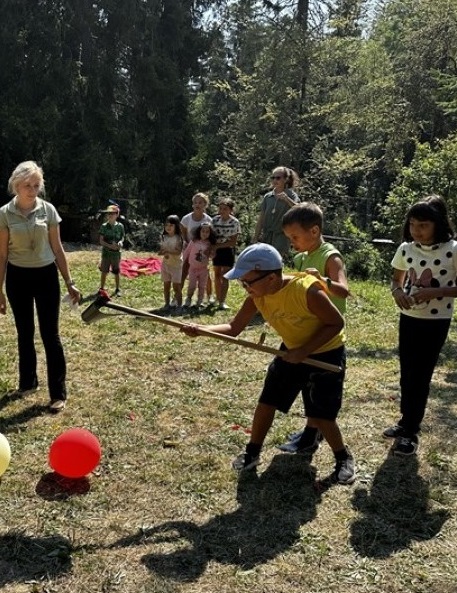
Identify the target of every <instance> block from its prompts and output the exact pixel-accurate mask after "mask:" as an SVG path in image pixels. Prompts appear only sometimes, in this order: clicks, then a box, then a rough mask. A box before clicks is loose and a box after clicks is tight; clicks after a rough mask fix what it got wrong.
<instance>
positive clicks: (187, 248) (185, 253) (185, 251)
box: [182, 242, 192, 261]
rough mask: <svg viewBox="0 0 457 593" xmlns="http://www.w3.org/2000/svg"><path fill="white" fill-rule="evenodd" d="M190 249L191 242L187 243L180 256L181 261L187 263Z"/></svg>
mask: <svg viewBox="0 0 457 593" xmlns="http://www.w3.org/2000/svg"><path fill="white" fill-rule="evenodd" d="M191 249H192V242H190V243H188V244H187V246H186V248H185V249H184V253H183V254H182V259H183V261H187V260H188V259H189V255H190V251H191Z"/></svg>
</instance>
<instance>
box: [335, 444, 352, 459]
mask: <svg viewBox="0 0 457 593" xmlns="http://www.w3.org/2000/svg"><path fill="white" fill-rule="evenodd" d="M333 455H335V459H336V460H337V461H345V460H346V459H347V458H348V457H349V451H348V450H347V449H346V447H343V449H340V450H339V451H333Z"/></svg>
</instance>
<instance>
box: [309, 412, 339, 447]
mask: <svg viewBox="0 0 457 593" xmlns="http://www.w3.org/2000/svg"><path fill="white" fill-rule="evenodd" d="M308 425H309V426H313V427H314V428H318V429H319V430H320V431H321V433H322V434H323V436H324V439H325V440H326V441H327V443H328V444H329V446H330V448H331V449H332V451H334V452H335V451H341V450H342V449H344V443H343V437H342V435H341V431H340V427H339V426H338V424H337V422H336V420H323V419H322V418H308Z"/></svg>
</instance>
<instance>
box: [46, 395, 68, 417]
mask: <svg viewBox="0 0 457 593" xmlns="http://www.w3.org/2000/svg"><path fill="white" fill-rule="evenodd" d="M65 405H66V404H65V401H64V400H63V399H55V400H53V401H52V402H51V403H50V404H49V411H50V412H54V414H57V413H58V412H61V411H62V410H64V409H65Z"/></svg>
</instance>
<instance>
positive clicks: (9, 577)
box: [0, 531, 72, 590]
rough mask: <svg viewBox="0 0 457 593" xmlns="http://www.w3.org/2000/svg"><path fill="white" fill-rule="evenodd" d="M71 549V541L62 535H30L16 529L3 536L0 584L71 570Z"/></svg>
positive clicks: (57, 574)
mask: <svg viewBox="0 0 457 593" xmlns="http://www.w3.org/2000/svg"><path fill="white" fill-rule="evenodd" d="M71 550H72V547H71V543H70V541H69V540H68V539H65V538H64V537H62V536H60V535H52V536H49V537H29V536H27V535H25V534H24V533H21V532H15V531H13V532H11V533H7V534H6V535H2V536H0V587H3V586H4V585H7V584H8V583H25V582H27V581H32V580H37V579H41V578H46V579H52V578H55V577H57V576H59V575H62V574H64V573H69V572H70V570H71V567H72V562H71ZM40 590H41V588H40ZM43 590H44V589H43Z"/></svg>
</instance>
